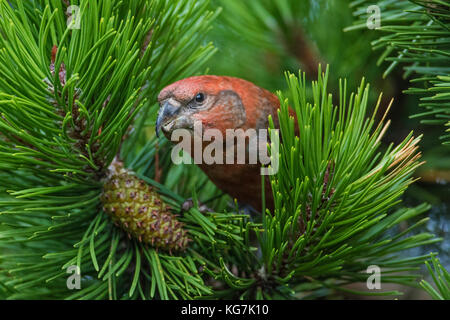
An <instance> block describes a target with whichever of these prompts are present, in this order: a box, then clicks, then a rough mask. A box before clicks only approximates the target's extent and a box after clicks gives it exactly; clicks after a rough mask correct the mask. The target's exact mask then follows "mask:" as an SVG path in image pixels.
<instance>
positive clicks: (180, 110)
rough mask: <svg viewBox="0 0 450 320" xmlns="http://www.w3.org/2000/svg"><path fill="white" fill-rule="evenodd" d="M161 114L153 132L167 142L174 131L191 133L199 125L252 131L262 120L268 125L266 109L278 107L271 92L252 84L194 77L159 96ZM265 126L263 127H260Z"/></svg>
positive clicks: (212, 77)
mask: <svg viewBox="0 0 450 320" xmlns="http://www.w3.org/2000/svg"><path fill="white" fill-rule="evenodd" d="M158 101H159V104H160V110H159V114H158V118H157V121H156V132H157V133H159V132H160V131H162V132H163V133H164V134H165V135H166V137H168V138H169V139H170V136H171V134H172V132H173V131H174V130H176V129H188V130H193V128H194V123H196V122H197V121H200V122H201V124H202V128H203V130H205V129H218V130H220V131H221V132H222V133H225V131H226V130H227V129H236V128H244V129H245V128H246V127H250V128H255V127H256V126H258V125H259V122H261V119H260V118H261V117H262V116H264V120H265V121H267V114H266V112H265V111H267V110H264V108H265V105H269V107H270V104H274V103H275V104H278V99H277V98H276V97H275V96H274V95H273V94H272V93H270V92H268V91H266V90H264V89H261V88H259V87H257V86H255V85H254V84H252V83H251V82H248V81H245V80H242V79H238V78H231V77H222V76H209V75H208V76H196V77H191V78H186V79H183V80H180V81H177V82H175V83H173V84H171V85H169V86H167V87H166V88H164V89H163V90H162V91H161V93H160V94H159V96H158ZM262 125H264V124H262Z"/></svg>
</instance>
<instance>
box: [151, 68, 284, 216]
mask: <svg viewBox="0 0 450 320" xmlns="http://www.w3.org/2000/svg"><path fill="white" fill-rule="evenodd" d="M202 98H203V99H202ZM158 100H159V103H160V105H161V109H160V113H159V116H158V122H157V131H159V130H160V129H162V131H163V132H164V134H165V135H166V136H167V137H168V138H169V139H170V135H171V133H172V132H173V130H175V129H180V128H183V129H192V126H193V123H194V122H195V121H201V123H202V126H203V129H204V130H205V129H218V130H220V132H222V134H223V135H225V134H226V130H227V129H243V130H247V129H255V130H259V129H266V128H267V127H268V117H269V115H272V117H273V118H274V120H275V123H277V109H278V108H279V106H280V104H279V100H278V98H277V97H276V96H275V95H274V94H273V93H271V92H269V91H267V90H265V89H263V88H260V87H258V86H256V85H254V84H253V83H251V82H249V81H246V80H243V79H238V78H232V77H224V76H197V77H191V78H186V79H183V80H180V81H177V82H175V83H173V84H171V85H169V86H167V87H166V88H164V89H163V90H162V91H161V93H160V94H159V97H158ZM199 166H200V168H201V169H202V170H203V171H204V172H205V173H206V174H207V175H208V177H209V178H210V179H211V180H212V181H213V182H214V183H215V184H216V185H217V186H218V187H219V188H220V189H221V190H223V191H224V192H226V193H228V194H229V195H231V196H232V197H234V198H236V199H237V200H238V201H239V202H240V203H241V204H244V203H245V204H249V205H251V206H253V207H254V208H255V209H257V210H260V209H261V207H262V202H261V175H260V168H261V165H260V164H212V165H207V164H201V165H199ZM265 185H266V200H267V205H268V207H270V206H272V201H273V200H272V193H271V189H270V185H269V180H268V179H266V183H265Z"/></svg>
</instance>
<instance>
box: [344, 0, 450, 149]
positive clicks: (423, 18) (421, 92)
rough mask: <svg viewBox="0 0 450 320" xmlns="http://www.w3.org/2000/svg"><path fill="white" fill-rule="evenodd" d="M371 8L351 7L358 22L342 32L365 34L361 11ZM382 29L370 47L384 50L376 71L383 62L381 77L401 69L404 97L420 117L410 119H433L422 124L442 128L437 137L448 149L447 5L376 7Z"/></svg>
mask: <svg viewBox="0 0 450 320" xmlns="http://www.w3.org/2000/svg"><path fill="white" fill-rule="evenodd" d="M371 4H372V2H370V1H354V2H353V3H352V4H351V7H354V14H355V15H356V16H357V17H358V21H356V22H355V24H354V26H351V27H348V28H347V29H346V30H347V31H350V30H355V29H363V28H366V21H367V18H368V14H367V13H366V9H367V7H368V6H369V5H371ZM377 5H378V6H379V8H380V11H381V17H382V22H381V24H382V26H381V28H380V29H379V30H380V32H383V33H387V35H380V38H379V39H378V40H376V41H373V42H372V46H373V48H374V49H384V52H383V53H382V54H381V56H380V59H379V60H378V65H381V64H382V63H383V62H388V64H389V65H388V66H387V68H386V71H385V72H384V75H383V76H384V77H386V76H387V75H389V74H390V73H391V72H392V71H393V70H394V69H395V68H396V67H399V66H403V69H404V71H405V73H404V77H405V78H411V79H412V80H411V83H412V87H411V88H410V89H408V90H406V91H405V92H406V93H409V94H414V95H418V96H420V98H421V104H420V106H421V107H423V108H424V109H425V111H424V112H422V113H420V114H417V115H414V116H413V117H433V119H429V120H422V123H424V124H433V125H444V126H445V127H446V130H445V132H446V133H445V134H444V135H443V136H442V137H441V139H442V140H443V144H444V145H449V144H450V142H449V141H448V140H449V138H450V135H449V134H448V133H447V132H450V128H449V126H450V121H449V120H450V108H449V105H450V102H449V99H448V96H449V94H448V89H447V87H448V81H449V70H450V65H449V61H450V60H449V55H450V53H449V50H450V45H449V42H448V39H449V38H450V4H449V3H447V2H445V1H440V0H402V1H394V2H393V1H380V2H378V3H377Z"/></svg>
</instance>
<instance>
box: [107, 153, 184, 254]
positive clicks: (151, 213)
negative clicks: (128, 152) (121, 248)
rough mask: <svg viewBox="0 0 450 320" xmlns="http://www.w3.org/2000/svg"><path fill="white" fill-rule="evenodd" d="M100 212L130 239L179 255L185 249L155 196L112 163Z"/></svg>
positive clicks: (180, 234)
mask: <svg viewBox="0 0 450 320" xmlns="http://www.w3.org/2000/svg"><path fill="white" fill-rule="evenodd" d="M101 201H102V203H103V210H104V211H105V212H106V213H108V214H109V215H110V216H111V219H112V220H113V222H114V223H115V224H116V225H117V226H119V227H121V228H122V229H123V230H124V231H126V232H127V233H128V235H129V237H134V238H136V239H138V240H139V241H140V242H143V243H147V244H150V245H152V246H153V247H156V248H160V249H164V250H168V251H178V250H184V249H186V247H187V245H188V243H189V241H190V239H189V238H188V237H187V231H186V230H184V229H183V224H182V223H181V222H179V221H178V220H177V219H176V216H175V215H174V214H172V213H171V212H170V211H169V210H168V207H167V205H166V204H165V203H164V202H163V201H162V200H161V198H160V196H159V195H158V193H157V192H156V191H155V190H154V189H153V187H152V186H150V185H148V184H147V183H145V181H143V180H141V179H139V178H137V177H136V176H134V175H133V173H132V172H131V171H128V170H126V169H124V168H123V166H122V164H121V163H120V162H117V161H115V163H113V164H112V165H111V167H110V175H109V177H108V179H107V180H106V181H105V184H104V186H103V193H102V196H101Z"/></svg>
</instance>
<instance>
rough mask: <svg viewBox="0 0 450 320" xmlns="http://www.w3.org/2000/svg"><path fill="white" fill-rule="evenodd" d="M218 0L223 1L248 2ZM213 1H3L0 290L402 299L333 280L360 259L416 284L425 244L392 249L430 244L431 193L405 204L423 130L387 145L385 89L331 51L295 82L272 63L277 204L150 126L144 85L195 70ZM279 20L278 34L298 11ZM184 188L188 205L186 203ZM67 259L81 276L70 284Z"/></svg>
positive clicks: (359, 266) (101, 295)
mask: <svg viewBox="0 0 450 320" xmlns="http://www.w3.org/2000/svg"><path fill="white" fill-rule="evenodd" d="M252 3H253V2H252ZM295 3H297V2H295ZM228 4H229V6H225V5H224V12H226V10H233V5H234V6H237V5H242V6H245V5H249V4H248V3H247V2H245V3H244V2H238V1H234V0H230V1H229V3H228ZM282 4H285V6H282ZM71 5H76V6H77V7H76V8H78V9H79V11H77V13H76V14H74V11H73V10H78V9H76V8H74V7H70V6H71ZM252 5H254V4H252ZM264 6H267V7H264ZM295 6H296V5H294V2H293V1H280V2H278V6H275V7H274V6H271V2H269V1H262V2H261V6H260V7H259V9H260V10H255V11H253V12H256V13H258V14H261V13H264V14H263V17H265V19H264V21H272V22H273V21H276V20H270V19H269V18H270V16H271V14H270V13H274V12H275V14H274V15H275V16H276V15H277V12H278V13H282V14H281V16H277V18H278V21H290V20H289V19H291V20H292V19H293V18H294V17H295V15H294V14H293V13H294V12H295V10H298V8H297V7H295ZM69 8H70V9H69ZM264 8H265V9H264ZM262 9H264V10H262ZM235 10H236V9H235ZM277 10H279V11H277ZM236 12H239V13H241V14H242V13H243V12H248V11H246V10H242V9H239V10H237V11H236ZM219 13H220V10H219V9H217V7H216V6H215V2H213V3H212V4H211V3H209V2H208V1H206V0H202V1H195V0H156V1H147V0H139V1H111V0H89V1H88V0H80V1H62V2H61V1H53V0H34V1H22V0H15V1H6V0H1V1H0V17H1V18H0V31H1V32H0V74H1V77H0V113H1V117H0V298H7V299H43V298H49V299H163V300H166V299H198V298H214V299H217V298H219V299H229V298H242V299H311V298H322V297H332V296H333V295H335V294H341V293H354V294H362V295H400V294H401V292H398V291H391V292H386V291H364V292H359V291H355V290H351V289H349V288H348V285H350V284H354V283H359V282H366V280H367V277H368V274H367V270H368V268H369V267H370V266H374V265H375V266H378V267H379V268H381V270H382V279H383V282H384V283H397V284H404V285H408V286H416V287H418V286H419V283H418V279H419V278H420V274H418V271H419V269H420V266H421V265H423V264H424V263H425V262H426V261H428V260H429V259H434V255H433V254H426V255H418V256H410V255H409V256H408V255H406V253H405V251H406V250H409V249H411V248H416V247H420V246H424V245H427V244H432V243H436V242H438V241H440V239H439V238H436V237H435V236H434V235H432V234H429V233H423V232H419V233H415V234H413V233H412V231H414V230H417V229H419V228H420V227H421V226H423V225H424V224H425V223H426V222H427V221H428V218H426V217H425V216H424V214H425V213H426V212H427V211H428V209H429V208H430V206H429V205H427V204H421V205H418V206H415V207H407V206H405V205H402V195H403V194H404V192H405V191H406V190H407V188H408V187H409V186H410V185H411V184H412V183H413V182H414V181H415V177H414V176H413V174H414V172H415V170H416V169H417V168H418V167H420V166H421V165H422V162H421V153H420V151H419V144H420V140H421V136H418V137H414V136H413V133H410V134H409V135H408V136H406V137H404V138H403V140H402V141H401V142H400V143H391V144H390V145H388V146H385V145H384V144H383V143H382V139H383V137H384V136H385V134H386V132H387V131H388V130H389V125H390V121H389V120H387V119H388V114H389V113H388V111H389V109H390V108H391V105H392V102H391V104H388V106H384V107H387V108H386V109H387V110H386V112H384V111H381V110H382V108H383V105H382V104H383V100H382V98H381V95H380V96H379V98H378V100H375V103H373V105H372V99H371V95H373V94H375V93H373V90H370V87H369V85H368V84H366V81H365V80H364V79H363V80H362V81H361V82H360V85H359V86H353V85H348V83H347V81H346V80H339V79H338V78H339V77H337V76H336V77H334V76H333V71H332V70H333V65H332V66H331V69H329V68H328V67H327V68H326V70H325V71H324V72H322V69H321V67H319V71H318V73H317V75H316V73H315V72H314V71H313V70H309V69H308V68H306V71H308V80H307V75H306V73H302V72H300V73H298V75H296V74H294V73H290V72H287V73H286V77H285V90H283V91H281V90H280V91H278V97H279V99H280V102H281V108H280V110H279V119H280V131H279V138H280V139H279V140H280V142H279V144H280V145H279V150H280V154H279V164H280V167H279V171H278V172H277V173H276V174H275V175H273V176H271V177H270V184H271V188H272V192H273V195H274V199H275V207H274V209H273V210H270V209H264V210H262V212H261V215H260V218H253V219H251V218H250V217H249V216H248V215H246V214H244V213H242V212H241V210H240V208H239V206H238V205H237V204H234V205H229V200H230V199H229V198H228V197H227V196H226V195H223V194H222V193H221V192H220V191H219V190H218V189H217V188H216V187H215V186H214V185H212V183H211V182H210V181H209V180H208V179H207V177H206V176H205V175H203V174H201V173H200V171H199V169H198V168H197V167H195V166H189V165H181V166H175V165H174V164H172V162H171V159H170V145H169V143H168V141H167V140H166V139H165V138H157V137H156V136H155V135H154V130H153V129H154V127H153V126H154V120H155V117H156V112H157V108H158V106H157V105H156V103H155V102H156V96H157V94H158V92H159V91H160V90H161V89H162V88H163V87H164V86H166V85H168V84H169V83H171V82H173V81H174V80H177V79H180V78H183V77H186V76H188V75H192V74H196V73H204V72H205V70H204V69H205V66H206V65H207V62H208V59H210V58H211V57H212V55H213V54H214V53H215V52H216V49H215V48H214V47H213V45H212V44H211V43H208V42H207V41H206V38H207V36H208V35H211V33H209V32H210V28H211V26H213V22H214V20H215V19H216V18H217V15H218V14H219ZM234 17H235V18H236V19H237V20H236V21H238V18H239V16H237V15H235V16H234ZM247 17H248V18H249V19H250V18H252V19H253V18H254V16H252V15H247ZM286 19H287V20H286ZM68 21H69V25H67V23H68ZM246 21H249V20H246ZM78 24H79V28H78ZM269 25H270V26H273V24H269ZM280 25H282V26H283V27H284V29H283V28H282V29H281V30H283V34H284V35H286V39H285V41H282V42H281V43H280V44H281V46H283V45H286V44H289V43H290V40H292V39H291V37H292V36H293V35H294V34H295V33H292V32H289V31H292V29H290V28H291V27H292V25H293V26H294V27H295V28H299V26H300V24H297V23H293V24H280ZM68 26H69V27H68ZM249 26H253V27H254V28H255V29H256V30H260V29H258V26H257V24H256V23H253V22H252V23H251V24H249ZM248 30H251V28H250V27H249V28H248ZM212 32H213V33H212V34H214V31H212ZM269 32H270V30H269ZM258 34H259V33H258V32H255V33H254V34H253V35H254V36H257V35H258ZM251 37H252V36H250V37H249V38H251ZM263 38H264V39H267V38H265V37H263ZM254 41H255V43H261V41H263V39H259V38H257V37H256V38H254ZM280 44H278V46H279V45H280ZM268 45H269V46H270V43H269V44H268ZM278 49H279V50H281V52H282V54H284V53H286V52H288V54H290V55H292V56H293V57H294V58H296V59H297V58H298V56H296V53H297V52H296V51H295V50H294V49H295V48H292V47H290V46H289V45H288V46H285V47H279V48H278ZM300 60H302V61H304V60H303V58H301V59H300ZM316 62H318V61H314V64H315V63H316ZM310 69H312V67H310ZM329 70H331V71H329ZM313 73H314V75H312V74H313ZM309 78H316V79H315V80H314V81H310V80H309ZM329 83H332V85H330V84H329ZM351 83H353V81H352V82H351ZM330 87H331V89H330ZM354 87H355V89H354V90H351V89H350V90H349V88H354ZM349 92H352V93H349ZM289 107H291V108H292V109H293V110H294V112H295V113H296V118H294V117H292V116H291V115H290V114H289ZM379 115H381V117H379ZM296 119H297V120H296ZM269 120H270V128H269V130H275V127H274V123H273V119H269ZM296 126H298V128H299V129H300V132H299V135H298V136H296V135H295V130H294V128H295V127H296ZM276 143H277V142H276V141H271V145H270V148H269V149H270V150H274V149H273V148H274V147H275V144H276ZM275 155H276V153H273V152H272V155H271V156H272V160H274V157H275ZM262 181H263V182H264V179H263V180H262ZM188 197H192V203H193V207H192V208H183V204H184V203H185V200H186V198H188ZM200 200H201V202H203V203H205V204H207V205H208V206H209V207H210V208H212V210H211V211H208V212H205V211H204V210H202V211H201V210H199V207H200V206H201V204H200ZM405 221H410V222H411V224H410V226H409V227H408V228H407V229H400V228H399V226H400V224H402V223H404V222H405ZM433 261H435V260H433ZM434 266H435V270H436V271H435V272H437V273H438V274H439V275H438V276H437V277H435V278H436V279H437V280H438V281H437V282H436V283H437V284H438V288H439V289H440V290H441V291H440V293H437V292H435V291H434V289H432V288H431V286H430V285H429V284H428V283H426V282H422V287H423V288H424V289H426V290H427V291H428V292H430V294H431V295H432V296H433V297H435V298H447V296H448V294H447V293H446V292H447V291H448V290H446V291H445V283H444V282H443V281H447V282H448V274H447V273H446V271H445V270H444V269H443V268H441V267H439V266H438V265H437V264H436V263H435V264H434ZM71 267H75V269H74V270H76V271H79V273H80V277H81V289H80V290H70V289H69V288H68V285H67V284H68V277H69V276H70V274H69V273H68V268H69V269H70V270H72V269H71ZM441 274H443V275H444V276H441Z"/></svg>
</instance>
